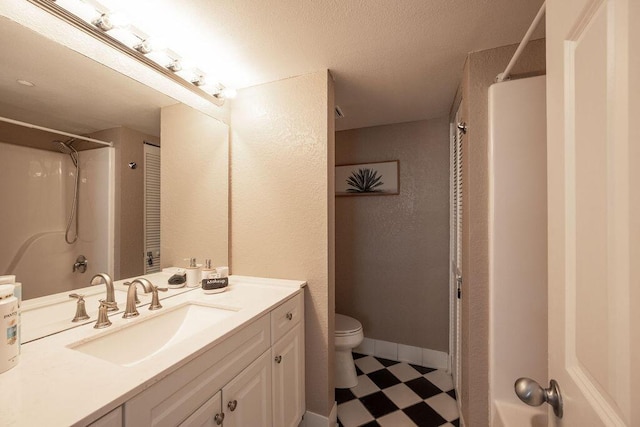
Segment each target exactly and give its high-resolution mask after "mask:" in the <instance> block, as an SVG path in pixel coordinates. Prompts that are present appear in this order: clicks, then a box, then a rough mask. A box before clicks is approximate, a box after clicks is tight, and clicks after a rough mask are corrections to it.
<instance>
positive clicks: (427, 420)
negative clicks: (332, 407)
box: [336, 353, 460, 427]
mask: <svg viewBox="0 0 640 427" xmlns="http://www.w3.org/2000/svg"><path fill="white" fill-rule="evenodd" d="M353 358H354V360H355V363H356V372H357V373H358V385H357V386H355V387H353V388H350V389H336V401H337V402H338V424H339V425H340V426H342V427H374V426H380V427H416V426H418V427H439V426H447V427H451V426H456V427H458V426H459V425H460V421H459V414H458V405H457V403H456V397H455V392H454V390H453V381H452V380H451V376H450V375H449V374H447V373H446V372H445V371H443V370H439V369H432V368H425V367H422V366H417V365H411V364H408V363H402V362H396V361H393V360H387V359H382V358H379V357H373V356H365V355H362V354H357V353H354V354H353Z"/></svg>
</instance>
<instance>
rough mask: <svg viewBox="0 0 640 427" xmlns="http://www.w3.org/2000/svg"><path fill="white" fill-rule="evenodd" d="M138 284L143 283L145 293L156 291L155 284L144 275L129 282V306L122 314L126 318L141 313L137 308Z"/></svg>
mask: <svg viewBox="0 0 640 427" xmlns="http://www.w3.org/2000/svg"><path fill="white" fill-rule="evenodd" d="M138 285H142V288H143V289H144V293H145V294H147V293H149V292H154V290H153V288H154V287H155V286H153V285H152V284H151V282H150V281H148V280H147V279H145V278H143V277H139V278H137V279H133V280H132V281H131V283H130V284H129V289H128V290H127V308H126V309H125V310H124V314H123V315H122V317H123V318H125V319H129V318H131V317H136V316H138V315H140V313H139V312H138V309H137V308H136V288H137V287H138Z"/></svg>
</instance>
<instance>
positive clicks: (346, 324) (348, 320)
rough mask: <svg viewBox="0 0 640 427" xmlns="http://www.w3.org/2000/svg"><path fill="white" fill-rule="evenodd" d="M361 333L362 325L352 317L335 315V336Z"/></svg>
mask: <svg viewBox="0 0 640 427" xmlns="http://www.w3.org/2000/svg"><path fill="white" fill-rule="evenodd" d="M361 332H362V324H361V323H360V322H358V321H357V320H356V319H354V318H353V317H349V316H345V315H344V314H338V313H336V330H335V336H337V337H341V336H345V335H354V334H358V333H361Z"/></svg>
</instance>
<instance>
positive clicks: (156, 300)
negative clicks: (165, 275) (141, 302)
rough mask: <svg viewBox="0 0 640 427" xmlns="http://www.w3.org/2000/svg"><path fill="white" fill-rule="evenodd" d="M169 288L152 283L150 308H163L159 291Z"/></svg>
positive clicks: (165, 290)
mask: <svg viewBox="0 0 640 427" xmlns="http://www.w3.org/2000/svg"><path fill="white" fill-rule="evenodd" d="M168 290H169V289H167V288H159V287H157V286H156V285H151V304H149V310H159V309H161V308H162V304H160V297H159V296H158V291H160V292H167V291H168Z"/></svg>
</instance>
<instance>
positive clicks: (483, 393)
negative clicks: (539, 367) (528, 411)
mask: <svg viewBox="0 0 640 427" xmlns="http://www.w3.org/2000/svg"><path fill="white" fill-rule="evenodd" d="M516 47H517V45H511V46H504V47H500V48H496V49H489V50H485V51H481V52H474V53H471V54H469V56H468V57H467V61H466V64H465V68H464V73H463V80H462V88H461V92H462V104H461V120H462V121H464V122H466V123H467V126H468V133H467V134H466V135H465V137H464V145H463V150H464V151H463V160H462V163H463V172H462V173H463V189H462V194H463V200H462V212H463V219H462V233H463V237H462V276H463V280H464V282H463V287H462V309H461V333H462V349H461V357H462V373H461V376H462V388H461V390H460V400H461V404H462V415H463V417H464V420H465V422H466V424H467V425H470V426H473V427H483V426H488V424H489V397H488V387H489V376H488V370H489V358H488V351H489V350H488V349H489V343H488V342H489V289H488V276H489V256H488V255H489V246H488V214H489V212H488V191H489V181H488V154H487V147H488V141H487V140H488V89H489V86H490V85H491V84H493V82H494V79H495V77H496V75H498V74H499V73H501V72H503V71H504V68H505V67H506V65H507V64H508V62H509V60H510V59H511V57H512V55H513V53H514V52H515V49H516ZM544 70H545V43H544V40H536V41H533V42H531V43H529V45H528V46H527V47H526V49H525V50H524V52H523V54H522V56H521V57H520V59H519V60H518V62H517V63H516V66H515V68H514V69H513V72H512V78H518V77H522V76H525V75H526V76H528V75H535V74H543V73H544Z"/></svg>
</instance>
